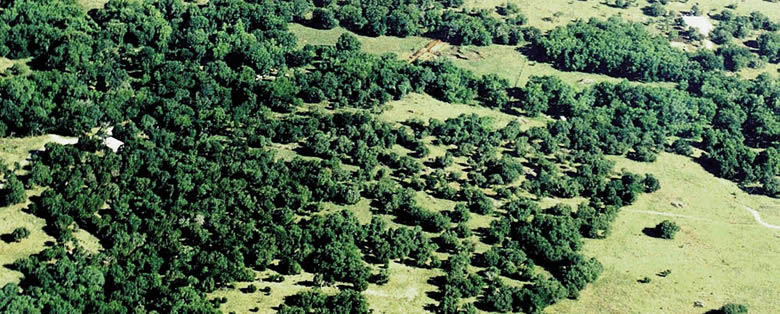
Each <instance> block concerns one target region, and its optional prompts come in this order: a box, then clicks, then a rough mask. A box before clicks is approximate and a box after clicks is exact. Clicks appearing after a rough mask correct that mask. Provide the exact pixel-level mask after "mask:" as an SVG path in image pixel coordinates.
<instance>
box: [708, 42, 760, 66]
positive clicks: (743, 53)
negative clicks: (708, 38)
mask: <svg viewBox="0 0 780 314" xmlns="http://www.w3.org/2000/svg"><path fill="white" fill-rule="evenodd" d="M716 53H717V54H718V55H720V56H722V57H723V66H724V67H725V68H726V69H728V70H730V71H739V70H741V69H742V68H745V67H748V66H751V67H752V66H753V65H754V64H755V62H756V61H755V60H756V56H755V55H754V54H752V53H751V52H750V50H749V49H747V48H745V47H740V46H737V45H734V44H729V45H726V46H725V47H721V48H718V50H717V52H716Z"/></svg>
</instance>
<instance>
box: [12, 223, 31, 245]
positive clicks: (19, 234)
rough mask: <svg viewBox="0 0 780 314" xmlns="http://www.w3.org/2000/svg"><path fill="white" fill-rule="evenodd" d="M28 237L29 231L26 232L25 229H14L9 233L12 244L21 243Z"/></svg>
mask: <svg viewBox="0 0 780 314" xmlns="http://www.w3.org/2000/svg"><path fill="white" fill-rule="evenodd" d="M28 236H30V230H27V228H25V227H19V228H16V229H14V231H13V232H11V239H13V240H14V242H21V241H22V240H23V239H25V238H27V237H28Z"/></svg>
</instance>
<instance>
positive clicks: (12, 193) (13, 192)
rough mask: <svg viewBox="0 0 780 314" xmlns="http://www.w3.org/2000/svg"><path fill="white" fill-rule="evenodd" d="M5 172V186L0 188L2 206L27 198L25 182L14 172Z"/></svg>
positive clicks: (20, 201)
mask: <svg viewBox="0 0 780 314" xmlns="http://www.w3.org/2000/svg"><path fill="white" fill-rule="evenodd" d="M0 166H2V164H0ZM4 172H5V178H4V179H3V181H4V182H2V183H3V187H2V188H0V206H10V205H15V204H19V203H22V202H24V201H25V200H26V199H27V194H26V193H25V191H24V183H22V181H21V180H19V178H18V177H17V176H16V175H15V174H14V173H13V172H11V171H4Z"/></svg>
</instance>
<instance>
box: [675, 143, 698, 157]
mask: <svg viewBox="0 0 780 314" xmlns="http://www.w3.org/2000/svg"><path fill="white" fill-rule="evenodd" d="M672 151H673V152H675V153H676V154H680V155H683V156H690V155H691V154H693V147H691V144H690V143H688V141H686V140H684V139H677V140H676V141H674V143H672Z"/></svg>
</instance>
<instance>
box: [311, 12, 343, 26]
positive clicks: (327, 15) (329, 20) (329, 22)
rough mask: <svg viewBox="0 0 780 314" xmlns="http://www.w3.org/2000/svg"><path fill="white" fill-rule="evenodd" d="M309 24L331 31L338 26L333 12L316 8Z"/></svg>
mask: <svg viewBox="0 0 780 314" xmlns="http://www.w3.org/2000/svg"><path fill="white" fill-rule="evenodd" d="M311 24H312V25H313V26H315V27H317V28H322V29H331V28H334V27H336V26H338V25H339V21H338V20H336V16H335V14H333V11H331V10H330V9H326V8H316V9H314V11H313V13H312V18H311Z"/></svg>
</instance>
